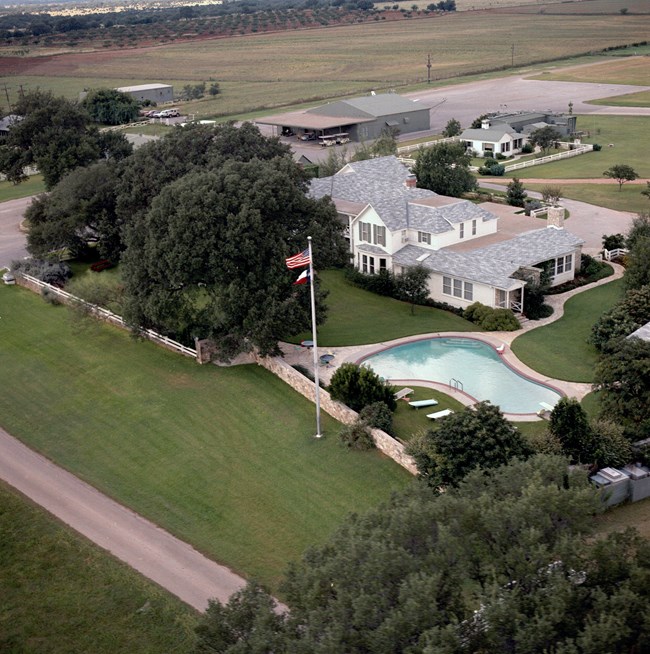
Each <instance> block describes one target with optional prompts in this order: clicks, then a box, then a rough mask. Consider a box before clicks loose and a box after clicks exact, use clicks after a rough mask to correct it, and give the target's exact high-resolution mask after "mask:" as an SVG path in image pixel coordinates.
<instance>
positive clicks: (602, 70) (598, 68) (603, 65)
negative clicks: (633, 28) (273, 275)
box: [532, 56, 650, 86]
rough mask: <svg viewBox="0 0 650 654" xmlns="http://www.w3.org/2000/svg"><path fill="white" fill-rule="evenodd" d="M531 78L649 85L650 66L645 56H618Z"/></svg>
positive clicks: (547, 72) (546, 72)
mask: <svg viewBox="0 0 650 654" xmlns="http://www.w3.org/2000/svg"><path fill="white" fill-rule="evenodd" d="M532 79H539V80H544V81H554V82H590V83H593V84H631V85H636V86H650V66H649V65H648V58H647V57H643V56H641V57H620V58H616V59H612V60H610V61H603V62H600V63H598V64H595V65H593V66H579V67H576V68H569V69H565V70H562V71H545V72H544V73H542V74H541V75H535V76H534V77H533V78H532Z"/></svg>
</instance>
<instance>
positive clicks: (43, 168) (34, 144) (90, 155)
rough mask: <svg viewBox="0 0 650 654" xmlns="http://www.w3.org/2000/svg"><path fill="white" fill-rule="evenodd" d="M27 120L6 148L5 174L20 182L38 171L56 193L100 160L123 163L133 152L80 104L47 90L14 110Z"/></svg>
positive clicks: (2, 148) (2, 157) (2, 154)
mask: <svg viewBox="0 0 650 654" xmlns="http://www.w3.org/2000/svg"><path fill="white" fill-rule="evenodd" d="M14 113H15V114H17V115H20V116H22V120H20V121H18V122H15V123H14V124H13V125H12V127H11V129H10V130H9V133H8V134H7V137H6V139H5V140H4V142H3V143H2V145H0V172H2V173H4V174H5V175H6V176H7V179H9V180H11V181H12V182H14V183H19V182H21V181H24V180H25V179H26V178H27V172H26V169H27V168H28V167H30V166H33V167H36V168H38V170H39V171H40V172H41V173H42V174H43V179H44V181H45V186H46V187H47V188H48V189H51V188H52V187H53V186H55V185H56V184H57V183H58V182H59V180H61V179H62V178H63V177H64V176H65V175H66V174H67V173H69V172H70V171H71V170H74V169H75V168H77V167H79V166H86V165H88V164H90V163H92V162H94V161H97V160H99V159H122V158H124V157H126V156H128V155H129V154H130V153H131V151H132V149H131V146H130V144H129V143H128V142H127V141H126V139H125V137H124V136H123V135H122V134H115V133H110V134H105V133H103V132H99V131H98V129H97V128H96V127H94V126H92V125H91V124H90V117H89V116H88V114H87V113H86V111H85V110H84V109H83V108H81V107H80V106H79V105H78V104H76V103H74V102H71V101H70V100H66V99H65V98H63V97H56V96H55V95H53V94H52V93H51V92H49V91H47V92H45V91H30V92H28V93H25V94H24V96H23V97H21V99H20V100H19V101H18V103H17V104H16V106H15V108H14Z"/></svg>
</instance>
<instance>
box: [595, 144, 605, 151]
mask: <svg viewBox="0 0 650 654" xmlns="http://www.w3.org/2000/svg"><path fill="white" fill-rule="evenodd" d="M602 149H603V146H602V145H600V144H599V143H594V152H600V151H601V150H602Z"/></svg>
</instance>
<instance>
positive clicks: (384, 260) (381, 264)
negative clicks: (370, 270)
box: [379, 259, 386, 272]
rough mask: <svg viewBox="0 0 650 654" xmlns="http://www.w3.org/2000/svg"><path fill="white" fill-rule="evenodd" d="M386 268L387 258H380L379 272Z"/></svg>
mask: <svg viewBox="0 0 650 654" xmlns="http://www.w3.org/2000/svg"><path fill="white" fill-rule="evenodd" d="M382 270H386V259H379V272H381V271H382Z"/></svg>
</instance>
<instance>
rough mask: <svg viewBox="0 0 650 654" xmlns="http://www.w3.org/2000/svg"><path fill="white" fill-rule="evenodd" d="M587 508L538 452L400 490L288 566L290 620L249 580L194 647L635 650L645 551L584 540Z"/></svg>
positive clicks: (441, 652) (227, 650)
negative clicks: (439, 484)
mask: <svg viewBox="0 0 650 654" xmlns="http://www.w3.org/2000/svg"><path fill="white" fill-rule="evenodd" d="M598 503H599V502H598V500H597V498H596V491H594V490H593V489H592V488H590V487H589V485H588V483H587V479H586V476H585V475H584V474H583V473H582V472H578V471H575V472H569V471H568V470H567V465H566V460H565V459H562V458H552V457H542V456H536V457H534V458H532V459H531V460H529V461H525V462H522V461H517V462H514V463H512V464H510V465H508V466H504V467H501V468H498V469H496V470H494V471H493V474H489V475H486V474H484V473H482V472H481V471H476V472H475V473H472V474H470V475H469V476H468V478H467V479H466V480H465V481H464V482H463V483H462V484H461V485H460V486H459V487H458V488H457V489H456V488H452V489H449V491H448V492H447V493H444V494H442V495H440V496H435V495H434V494H433V493H431V492H430V490H429V489H428V488H427V487H426V486H424V485H418V486H413V487H411V488H409V489H408V490H407V491H405V492H402V493H400V494H397V495H395V496H393V497H392V498H391V500H390V502H388V503H387V504H386V505H384V506H382V507H380V508H378V509H376V510H374V511H372V512H371V513H369V514H368V515H364V516H352V517H351V518H350V519H348V520H347V521H346V522H345V524H344V525H343V526H342V527H341V528H340V529H339V530H337V531H336V532H335V533H334V534H333V536H332V537H331V538H330V540H329V542H327V543H326V544H324V545H322V546H319V547H317V548H312V549H310V550H309V551H308V552H307V553H306V554H305V555H304V557H303V559H302V561H300V562H299V563H296V564H293V565H291V566H290V568H289V572H288V575H287V579H286V581H285V583H284V585H283V587H282V591H283V598H284V599H285V601H286V603H287V604H288V606H289V609H290V613H288V614H285V615H283V616H282V617H277V615H275V614H274V613H273V609H272V607H273V602H272V601H271V600H270V598H269V597H268V596H267V598H266V600H265V599H264V598H263V596H261V591H260V589H259V587H258V586H257V585H254V584H253V585H251V586H250V588H249V590H248V591H245V592H242V593H239V594H237V595H236V596H235V597H234V598H233V599H232V600H231V602H230V603H229V605H228V606H227V607H225V608H223V607H220V606H219V605H218V604H216V603H213V604H212V605H211V607H210V608H209V609H208V611H207V612H206V614H205V615H204V616H203V618H202V620H201V627H200V628H199V633H198V636H199V640H198V644H197V648H196V652H202V653H206V652H215V651H219V652H222V654H239V653H241V652H251V653H252V652H260V653H261V652H264V653H265V654H266V653H267V652H271V651H272V652H292V653H296V654H307V653H309V654H330V653H332V652H337V653H338V652H347V653H348V654H368V653H370V652H372V654H475V653H477V652H485V653H486V654H488V653H489V654H492V653H496V652H499V653H501V652H509V653H511V654H533V653H534V654H537V653H538V652H557V653H560V652H562V653H565V654H568V653H569V652H570V653H572V654H600V652H602V651H607V652H641V651H645V650H646V649H647V648H648V645H649V642H650V641H649V638H650V620H648V616H647V606H648V602H649V601H650V591H649V588H650V585H649V584H648V583H647V580H648V575H649V574H650V547H649V546H648V543H647V542H646V541H644V540H643V539H641V538H640V537H639V536H638V535H635V534H634V533H632V532H628V533H625V534H613V535H609V536H607V537H605V538H601V539H593V538H590V537H589V534H590V530H591V528H593V524H594V519H593V515H594V513H595V512H597V511H598ZM264 639H266V642H267V643H268V645H267V647H266V649H265V646H264V643H263V642H261V641H262V640H264Z"/></svg>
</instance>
